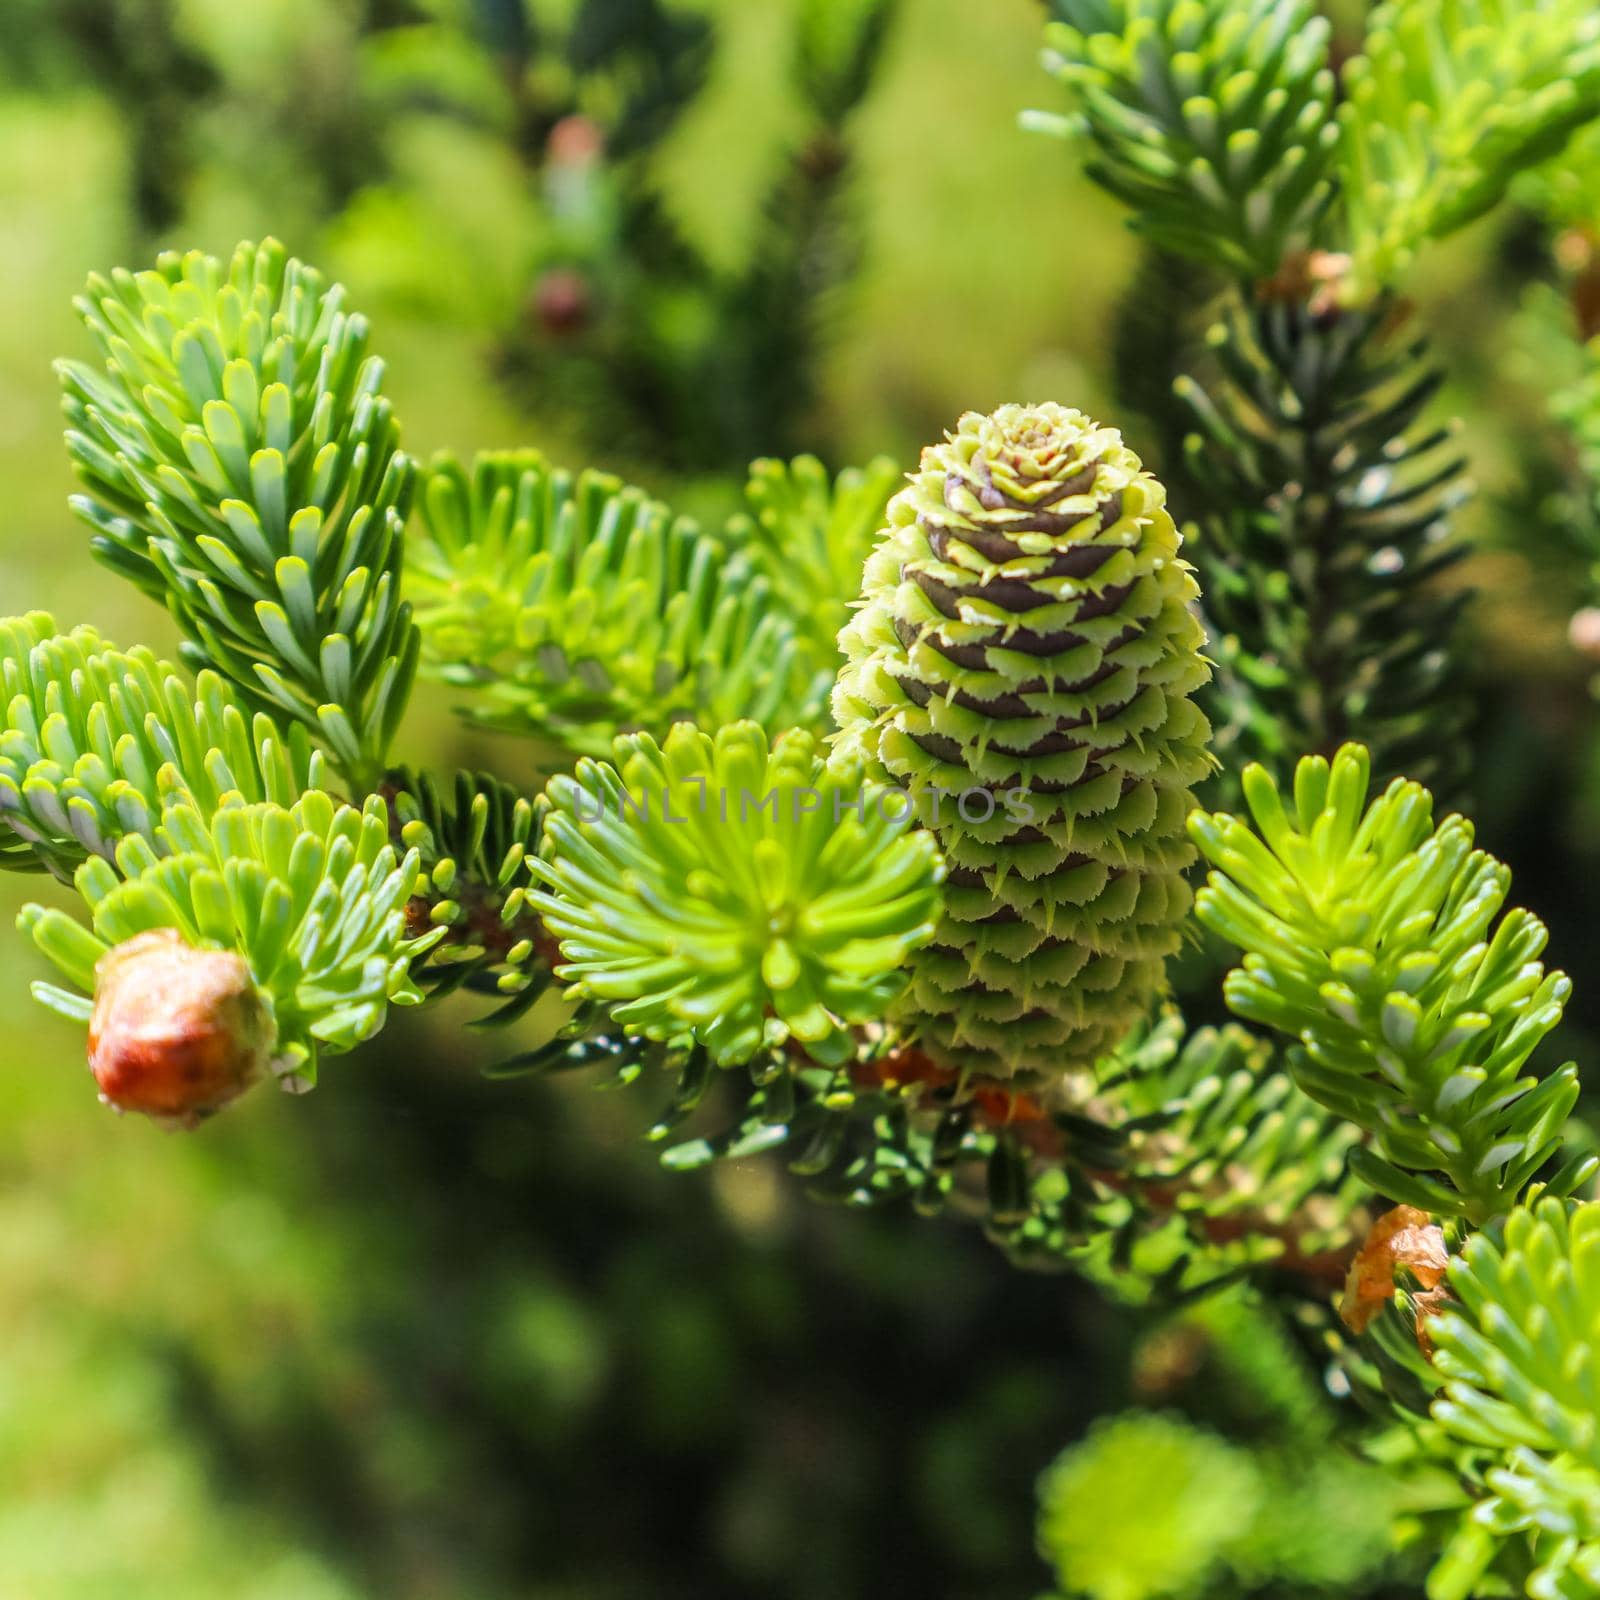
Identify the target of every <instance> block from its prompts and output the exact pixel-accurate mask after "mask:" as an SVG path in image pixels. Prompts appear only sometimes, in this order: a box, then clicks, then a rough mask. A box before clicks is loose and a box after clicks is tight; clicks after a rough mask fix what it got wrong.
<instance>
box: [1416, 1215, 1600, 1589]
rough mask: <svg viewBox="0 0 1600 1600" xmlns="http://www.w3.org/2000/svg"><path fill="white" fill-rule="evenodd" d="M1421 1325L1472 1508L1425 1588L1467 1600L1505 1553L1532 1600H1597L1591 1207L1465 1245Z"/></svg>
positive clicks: (1598, 1459) (1597, 1256)
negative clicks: (1461, 1456)
mask: <svg viewBox="0 0 1600 1600" xmlns="http://www.w3.org/2000/svg"><path fill="white" fill-rule="evenodd" d="M1450 1288H1451V1291H1452V1292H1453V1294H1454V1295H1455V1296H1456V1300H1457V1303H1454V1304H1449V1305H1447V1306H1446V1307H1445V1308H1444V1309H1443V1310H1442V1311H1439V1312H1437V1313H1436V1314H1435V1315H1433V1316H1430V1317H1429V1318H1428V1321H1427V1329H1428V1335H1429V1337H1430V1338H1431V1340H1432V1341H1433V1344H1434V1347H1435V1354H1434V1358H1433V1362H1434V1367H1435V1368H1436V1369H1437V1372H1438V1375H1439V1377H1440V1378H1442V1379H1443V1380H1444V1389H1443V1392H1442V1394H1441V1395H1440V1396H1439V1398H1438V1399H1437V1400H1436V1401H1435V1403H1434V1406H1433V1415H1434V1418H1435V1420H1436V1421H1438V1422H1439V1423H1440V1424H1442V1426H1443V1428H1444V1430H1445V1432H1446V1434H1447V1435H1448V1437H1449V1439H1450V1440H1451V1441H1452V1443H1453V1444H1454V1445H1456V1446H1457V1447H1459V1448H1461V1449H1463V1450H1464V1451H1465V1453H1466V1459H1467V1461H1468V1462H1469V1464H1470V1465H1471V1470H1472V1478H1473V1483H1474V1488H1475V1490H1476V1492H1477V1494H1478V1495H1479V1497H1480V1498H1479V1499H1478V1501H1477V1504H1476V1505H1475V1507H1474V1509H1473V1511H1472V1513H1471V1515H1470V1517H1469V1518H1468V1519H1467V1521H1465V1522H1464V1523H1463V1525H1462V1528H1461V1531H1460V1533H1459V1534H1458V1535H1457V1537H1456V1539H1455V1541H1454V1542H1453V1544H1452V1545H1451V1547H1450V1549H1449V1550H1448V1551H1447V1552H1446V1554H1445V1557H1444V1559H1443V1561H1442V1562H1441V1563H1440V1565H1439V1567H1438V1568H1437V1569H1436V1570H1435V1572H1434V1575H1433V1578H1432V1580H1431V1581H1430V1583H1429V1586H1428V1594H1429V1600H1465V1597H1466V1596H1467V1595H1469V1594H1473V1593H1478V1592H1482V1591H1480V1590H1479V1589H1478V1587H1477V1585H1478V1582H1479V1580H1480V1579H1481V1578H1482V1576H1483V1574H1484V1572H1485V1571H1486V1570H1487V1568H1488V1567H1489V1565H1490V1562H1491V1561H1492V1560H1493V1559H1494V1558H1495V1556H1496V1554H1497V1553H1498V1551H1499V1550H1500V1547H1501V1546H1502V1545H1503V1544H1504V1543H1505V1542H1506V1541H1507V1540H1511V1541H1514V1542H1516V1543H1519V1544H1525V1546H1526V1548H1527V1551H1528V1558H1527V1561H1526V1565H1527V1566H1528V1567H1531V1569H1532V1570H1531V1572H1530V1575H1529V1576H1528V1579H1527V1593H1528V1594H1529V1595H1530V1596H1531V1597H1532V1600H1587V1597H1589V1596H1592V1595H1594V1594H1596V1593H1600V1205H1595V1204H1592V1203H1591V1204H1588V1205H1572V1204H1569V1203H1565V1202H1563V1201H1560V1200H1557V1199H1551V1198H1547V1199H1543V1200H1540V1201H1539V1202H1538V1203H1537V1204H1536V1205H1532V1206H1529V1207H1524V1208H1520V1209H1518V1210H1516V1211H1513V1212H1512V1213H1511V1215H1510V1216H1508V1217H1507V1218H1505V1220H1504V1222H1503V1223H1501V1224H1498V1225H1496V1226H1495V1227H1494V1228H1492V1229H1489V1230H1486V1231H1485V1232H1483V1233H1480V1234H1477V1235H1475V1236H1474V1237H1473V1238H1471V1239H1469V1240H1468V1241H1467V1244H1466V1246H1465V1248H1464V1249H1463V1251H1462V1253H1461V1255H1460V1256H1458V1257H1456V1258H1455V1259H1454V1260H1453V1261H1452V1262H1451V1265H1450Z"/></svg>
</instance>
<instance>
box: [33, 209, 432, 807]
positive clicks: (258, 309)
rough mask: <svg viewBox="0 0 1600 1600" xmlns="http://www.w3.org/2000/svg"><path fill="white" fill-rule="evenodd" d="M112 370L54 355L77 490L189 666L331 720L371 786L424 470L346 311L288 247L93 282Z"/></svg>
mask: <svg viewBox="0 0 1600 1600" xmlns="http://www.w3.org/2000/svg"><path fill="white" fill-rule="evenodd" d="M77 307H78V311H79V313H80V315H81V316H82V317H83V319H84V322H85V323H86V325H87V326H88V328H89V331H90V332H91V333H92V334H93V335H94V337H95V340H96V342H97V343H98V344H99V346H100V349H101V352H102V354H103V355H104V357H105V366H104V368H103V369H102V370H99V371H97V370H95V369H94V368H92V367H89V366H87V365H85V364H83V363H82V362H76V361H63V362H60V363H59V364H58V370H59V372H60V375H61V383H62V389H63V405H64V408H65V411H66V414H67V419H68V422H69V427H68V431H67V447H68V450H69V451H70V453H71V455H72V458H73V461H74V463H75V465H76V467H77V469H78V473H79V476H80V477H81V478H82V479H83V481H84V483H85V484H86V485H87V487H88V490H89V493H88V494H87V495H86V496H80V497H78V498H77V499H75V500H74V502H73V503H74V506H75V508H76V509H77V511H78V512H79V514H80V515H81V516H82V517H83V518H84V519H85V520H86V521H87V522H88V523H89V524H90V525H91V526H92V527H93V528H94V529H95V530H96V538H95V540H94V549H95V552H96V554H98V555H99V556H100V557H101V559H102V560H104V561H105V562H106V563H107V564H108V565H109V566H111V567H112V568H113V569H114V570H116V571H117V572H119V573H121V574H122V575H123V576H125V577H128V578H131V579H132V580H133V581H134V582H135V583H137V584H138V585H139V587H140V588H142V589H143V590H145V592H146V593H148V594H150V595H152V596H154V597H155V598H156V599H158V600H160V601H162V603H163V604H165V605H167V606H168V608H169V609H170V610H171V612H172V614H173V616H174V617H175V618H176V620H177V622H178V625H179V626H180V627H181V628H182V630H183V632H184V634H185V636H186V638H187V640H188V645H187V646H186V654H187V655H188V656H189V658H190V659H191V661H193V662H194V663H195V664H197V665H210V666H213V667H215V668H217V669H218V670H219V671H221V672H223V673H225V674H226V675H227V676H228V677H230V678H231V679H233V681H234V682H235V683H237V684H239V685H241V686H242V687H243V688H244V689H245V690H247V691H248V692H250V693H252V694H254V695H256V696H258V697H260V698H262V699H264V700H265V701H266V702H267V703H269V704H270V705H272V706H273V707H274V708H275V709H276V710H277V711H278V712H279V713H280V714H287V715H288V716H289V717H292V718H294V719H295V720H297V721H299V722H301V723H303V724H304V725H305V726H306V727H308V728H310V729H311V730H313V731H314V732H315V733H317V734H318V736H319V737H320V738H322V739H323V740H325V741H326V742H327V744H328V746H329V747H330V748H331V749H332V751H333V752H334V754H335V755H336V756H337V758H338V761H339V764H340V766H341V767H342V768H343V769H344V771H345V773H346V775H347V777H348V778H349V779H350V780H351V782H352V784H353V785H354V786H355V787H357V788H361V789H366V788H370V787H371V785H372V783H373V781H374V780H375V778H376V776H377V774H378V772H379V771H380V770H381V767H382V762H383V757H384V753H385V751H386V750H387V749H388V747H389V744H390V741H391V740H392V738H393V736H394V732H395V728H396V726H397V724H398V722H399V719H400V716H401V713H402V712H403V711H404V709H405V703H406V698H407V695H408V693H409V691H410V686H411V679H412V676H413V674H414V672H415V667H416V657H417V640H416V635H415V631H414V630H413V628H412V627H411V623H410V617H409V613H408V610H407V608H406V607H405V606H404V605H403V604H402V602H401V599H400V564H401V538H402V525H403V521H404V515H405V510H406V501H407V497H408V493H409V485H410V477H411V464H410V462H409V461H408V460H407V458H406V457H405V456H404V455H403V454H402V453H401V451H400V450H399V448H398V443H399V430H398V428H397V427H396V426H395V423H394V421H393V419H392V417H391V416H390V412H389V402H388V401H387V400H385V399H384V398H383V396H382V395H381V394H380V393H379V384H380V383H381V381H382V377H383V364H382V362H380V361H379V360H377V359H376V358H375V357H369V356H368V355H367V354H366V345H367V325H366V321H365V319H364V318H362V317H359V316H355V315H352V314H351V313H349V312H347V311H346V310H345V309H344V291H343V290H342V288H340V287H338V286H334V287H332V288H326V287H324V285H323V282H322V279H321V277H320V276H319V275H318V274H317V273H316V272H314V271H313V270H312V269H311V268H309V267H306V266H304V265H303V264H302V263H300V262H298V261H294V260H290V259H286V257H285V255H284V251H283V247H282V246H281V245H279V244H278V243H277V242H276V241H274V240H268V241H267V242H266V243H265V244H262V245H260V246H255V245H250V244H243V245H240V246H239V248H238V249H237V250H236V251H235V252H234V254H233V258H232V260H231V262H229V263H228V265H227V266H226V267H224V265H223V264H222V263H221V262H219V261H217V260H216V259H215V258H214V257H211V256H207V255H203V254H202V253H201V252H199V251H191V252H189V253H188V254H187V255H183V256H179V255H176V254H170V253H169V254H167V255H163V256H162V257H161V258H160V259H159V260H158V262H157V263H156V267H155V270H154V271H148V272H138V273H131V272H124V271H120V270H119V271H116V272H113V273H112V274H111V276H110V278H109V279H108V278H103V277H100V276H98V275H96V276H94V277H92V278H91V279H90V280H89V287H88V291H87V293H86V294H85V295H84V296H83V297H81V298H80V299H79V300H78V301H77Z"/></svg>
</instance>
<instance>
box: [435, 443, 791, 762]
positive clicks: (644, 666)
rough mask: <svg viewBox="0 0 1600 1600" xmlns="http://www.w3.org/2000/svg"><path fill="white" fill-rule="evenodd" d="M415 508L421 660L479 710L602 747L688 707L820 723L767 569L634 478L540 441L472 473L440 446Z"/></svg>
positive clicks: (520, 727)
mask: <svg viewBox="0 0 1600 1600" xmlns="http://www.w3.org/2000/svg"><path fill="white" fill-rule="evenodd" d="M418 510H419V526H418V527H417V528H416V529H415V530H414V531H413V533H412V536H411V538H410V539H409V541H408V543H407V575H406V581H407V593H408V595H409V596H410V598H411V603H413V604H414V605H415V607H416V612H417V624H418V626H419V628H420V629H421V633H422V638H423V641H424V649H425V653H426V661H427V666H428V670H429V671H430V672H432V673H434V674H435V675H437V676H438V677H440V678H442V679H443V680H444V681H445V682H447V683H451V684H454V685H456V686H458V687H462V688H470V689H472V690H473V691H474V698H473V700H472V701H471V702H470V703H469V704H468V705H467V707H466V708H465V710H466V714H467V715H468V716H470V717H471V718H472V719H473V720H474V721H477V722H481V723H483V724H485V725H487V726H490V727H495V728H500V729H503V730H505V731H508V732H520V733H526V734H536V735H542V736H543V737H545V738H546V739H550V740H553V741H556V742H557V743H560V744H562V745H565V746H566V747H567V748H569V749H571V750H573V751H576V752H580V753H589V754H600V755H604V754H609V752H610V749H611V740H612V739H613V737H614V736H615V735H616V734H617V733H619V732H623V731H626V730H632V729H640V728H642V729H646V730H648V731H651V732H653V733H655V734H657V735H661V734H664V733H665V732H666V730H667V728H668V727H670V726H671V724H672V723H674V722H676V721H678V720H680V719H682V718H690V719H693V720H696V721H699V722H702V723H705V724H707V725H714V724H716V723H721V722H731V721H733V720H735V719H736V718H738V717H740V716H748V717H753V718H754V719H755V720H757V721H759V722H761V723H762V724H763V725H764V726H766V727H769V728H781V727H785V726H788V725H791V724H793V723H794V722H799V721H805V720H808V719H814V718H815V717H816V715H817V709H816V690H815V687H814V686H811V685H808V684H807V683H806V682H805V680H804V677H803V674H802V672H801V663H800V660H799V654H798V649H797V646H796V642H795V638H794V627H793V624H792V623H791V622H790V620H789V618H788V617H787V616H786V615H785V614H784V612H783V610H782V609H781V608H780V607H779V606H778V604H777V603H776V601H775V599H774V597H773V595H772V592H771V589H770V587H769V585H768V583H767V582H766V580H765V579H764V578H762V577H761V576H759V575H758V574H757V573H755V572H753V571H752V570H751V566H750V563H749V562H748V561H747V560H745V559H743V558H742V557H741V556H740V555H739V554H738V552H736V551H735V552H732V553H730V552H729V551H728V549H727V548H726V547H725V546H724V545H723V544H722V542H721V541H719V540H716V539H713V538H711V537H710V536H709V535H706V534H704V533H702V532H701V531H700V530H699V528H698V527H696V526H695V524H694V523H692V522H690V521H688V520H687V519H685V518H681V517H674V516H673V515H672V513H671V512H670V511H669V510H668V509H667V507H666V506H664V505H662V504H661V502H660V501H657V500H651V499H650V498H648V497H647V496H646V495H645V494H644V493H643V492H642V491H641V490H638V489H634V488H629V487H627V486H625V485H624V484H622V483H621V482H620V481H619V480H617V479H615V478H612V477H608V476H607V475H605V474H603V473H598V472H592V471H589V472H583V473H580V474H578V475H577V476H574V475H573V474H571V473H568V472H563V471H559V470H557V469H554V468H552V467H550V466H548V465H547V464H546V463H545V461H544V459H543V458H542V457H541V456H539V455H538V454H537V453H535V452H533V451H513V452H509V453H489V454H483V455H480V456H478V457H477V459H476V460H475V461H474V463H473V467H472V471H471V473H470V474H469V473H468V472H467V471H466V470H465V469H464V468H463V467H461V466H460V464H459V463H457V462H456V461H455V460H454V459H453V458H451V457H448V456H441V457H439V458H438V459H437V460H436V461H435V462H434V463H433V465H432V466H431V467H430V468H429V470H428V472H427V474H426V476H425V478H424V481H423V485H422V492H421V495H420V496H419V504H418ZM808 688H810V689H811V691H812V692H811V700H810V704H809V705H808V704H807V699H806V691H807V689H808Z"/></svg>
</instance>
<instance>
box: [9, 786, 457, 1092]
mask: <svg viewBox="0 0 1600 1600" xmlns="http://www.w3.org/2000/svg"><path fill="white" fill-rule="evenodd" d="M418 866H419V858H418V856H417V854H416V853H415V852H411V853H409V854H407V855H406V856H405V857H404V858H403V859H402V858H401V857H400V856H399V855H398V854H397V853H396V851H395V849H394V847H393V846H392V845H391V844H390V842H389V825H388V814H387V811H386V809H385V807H384V805H383V802H382V801H381V800H379V799H377V798H376V797H374V798H372V799H370V800H369V801H368V802H367V804H366V807H365V809H364V810H362V811H359V812H358V811H355V810H353V809H351V808H350V807H348V806H342V805H339V804H338V803H337V802H336V801H334V800H333V799H331V798H330V797H329V796H327V795H325V794H323V793H321V792H319V791H312V792H310V793H308V794H305V795H303V796H302V797H301V798H300V799H299V800H297V801H296V802H295V803H294V805H292V806H290V807H288V808H285V807H283V806H280V805H276V804H273V803H271V802H263V803H259V804H249V803H244V802H240V801H233V800H230V801H228V802H226V803H224V804H223V805H221V806H220V807H219V808H218V809H216V810H215V811H213V812H211V813H210V814H209V815H207V814H206V813H205V812H204V811H202V810H201V809H200V808H199V807H197V806H196V805H194V804H192V803H190V802H189V801H187V800H178V801H177V802H175V803H173V804H171V805H169V806H168V807H167V809H166V811H165V813H164V815H163V817H162V820H161V821H160V823H159V824H158V825H157V827H156V828H155V830H154V835H153V837H152V838H151V839H146V838H145V837H144V836H143V835H142V834H137V833H135V834H129V835H128V836H126V837H125V838H123V839H122V840H121V841H120V842H119V843H118V845H117V847H116V850H115V852H114V854H113V857H112V859H111V860H109V861H108V860H106V859H105V858H103V857H101V856H91V857H90V858H89V859H88V860H86V861H85V862H84V863H83V865H82V866H80V867H79V868H78V871H77V873H76V875H75V879H74V881H75V883H76V885H77V888H78V891H79V893H80V894H82V896H83V898H84V900H85V901H86V902H87V903H88V906H89V910H90V913H91V916H92V920H93V931H92V932H90V931H89V930H88V929H85V928H84V927H83V926H82V924H81V923H79V922H77V921H76V920H75V919H74V918H72V917H71V916H69V915H68V914H67V913H66V912H64V911H61V910H57V909H53V908H52V909H48V910H47V909H46V908H44V907H42V906H36V905H31V906H28V907H26V908H25V909H24V911H23V913H22V916H21V919H20V926H21V927H22V928H23V930H24V931H25V932H27V933H28V934H29V935H30V936H31V937H32V938H33V940H34V942H35V943H36V944H37V945H38V946H39V948H40V950H41V951H42V952H43V953H44V954H45V955H46V956H47V957H49V959H50V960H51V961H52V962H54V963H55V965H56V966H57V967H59V968H60V969H61V971H62V972H63V973H64V974H65V975H66V976H67V978H68V979H69V980H70V981H71V982H72V983H73V984H74V985H75V986H76V987H77V988H78V989H80V990H82V991H84V992H85V993H86V994H92V993H94V991H95V989H96V974H97V969H98V968H99V967H100V964H101V963H102V962H103V961H104V960H105V958H106V957H107V956H108V955H109V954H110V953H111V952H112V950H113V949H114V948H116V947H119V946H122V945H123V944H125V943H126V942H127V941H129V940H132V939H134V938H136V937H137V936H139V935H140V934H144V933H148V932H150V931H152V930H156V929H175V930H176V931H177V932H178V933H179V934H180V935H181V936H182V938H183V940H184V941H185V942H186V943H187V944H189V945H190V946H196V947H200V946H203V947H210V948H221V949H224V950H231V951H235V952H237V953H238V954H239V955H240V956H242V957H243V958H244V960H245V961H246V963H247V964H248V966H249V969H250V973H251V976H252V978H253V980H254V982H255V985H256V987H257V990H258V991H259V993H260V995H261V997H262V998H263V999H264V1001H265V1002H266V1004H267V1005H268V1007H269V1010H270V1014H271V1017H272V1021H273V1024H274V1028H275V1037H276V1044H275V1050H274V1060H273V1070H274V1071H275V1072H276V1073H277V1074H278V1076H279V1077H280V1079H281V1080H283V1081H284V1084H285V1087H292V1088H310V1087H311V1086H312V1084H313V1083H315V1081H316V1071H317V1059H318V1055H319V1052H320V1051H321V1050H323V1049H328V1050H332V1051H335V1052H340V1051H345V1050H349V1049H351V1048H353V1047H354V1046H355V1045H356V1044H358V1043H359V1042H360V1041H361V1040H363V1039H365V1038H368V1037H370V1036H371V1035H372V1034H373V1033H375V1032H377V1030H378V1029H379V1028H380V1027H381V1026H382V1025H383V1021H384V1017H385V1015H386V1012H387V1009H388V1007H389V1005H390V1004H391V1003H394V1004H401V1005H405V1004H414V1003H416V1002H417V1001H419V1000H420V999H421V994H420V991H419V990H418V989H417V988H416V986H415V985H414V984H413V983H412V982H411V981H410V979H409V977H408V976H407V967H408V965H409V963H410V961H411V960H412V959H413V957H415V956H417V955H419V954H421V953H422V952H423V951H424V950H426V948H427V947H428V946H429V945H430V944H431V943H432V942H433V939H432V938H427V939H423V940H413V939H411V938H410V937H409V936H408V934H407V931H406V918H405V906H406V902H407V900H408V899H409V898H410V897H411V895H412V893H413V892H414V890H415V888H416V882H417V871H418ZM433 937H437V935H435V936H433ZM34 992H35V994H36V995H37V996H38V998H39V999H40V1000H42V1001H43V1002H44V1003H45V1004H47V1005H49V1006H51V1007H52V1008H53V1009H55V1010H57V1011H60V1012H61V1013H62V1014H63V1015H65V1016H67V1017H69V1018H73V1019H77V1020H87V1019H88V1016H89V1002H88V1001H87V1000H86V999H83V998H81V997H80V996H79V995H77V994H75V993H72V992H71V991H67V990H63V989H59V988H56V987H54V986H53V985H49V984H36V985H35V986H34Z"/></svg>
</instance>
